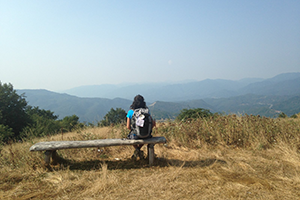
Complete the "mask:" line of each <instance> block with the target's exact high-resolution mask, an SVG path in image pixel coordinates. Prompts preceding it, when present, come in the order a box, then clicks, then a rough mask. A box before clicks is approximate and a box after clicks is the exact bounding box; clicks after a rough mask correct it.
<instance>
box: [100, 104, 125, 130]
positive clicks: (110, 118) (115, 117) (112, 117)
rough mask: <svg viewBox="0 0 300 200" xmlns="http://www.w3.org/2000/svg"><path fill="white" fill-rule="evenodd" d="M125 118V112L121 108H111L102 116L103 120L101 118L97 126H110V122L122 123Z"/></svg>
mask: <svg viewBox="0 0 300 200" xmlns="http://www.w3.org/2000/svg"><path fill="white" fill-rule="evenodd" d="M125 119H126V112H125V110H123V109H122V108H116V110H115V109H113V108H111V109H110V111H109V112H108V113H107V114H106V115H105V116H104V120H101V121H100V122H99V123H98V125H99V126H110V125H112V124H114V125H115V124H120V123H124V122H125Z"/></svg>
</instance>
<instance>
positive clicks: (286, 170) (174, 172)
mask: <svg viewBox="0 0 300 200" xmlns="http://www.w3.org/2000/svg"><path fill="white" fill-rule="evenodd" d="M120 135H124V132H123V129H117V128H93V129H87V130H83V131H81V132H79V133H77V132H72V133H68V134H64V135H57V136H55V137H48V138H42V139H39V140H38V139H35V140H34V141H31V142H24V143H15V144H11V145H6V146H3V147H2V149H1V153H0V156H1V157H0V161H1V163H0V199H300V176H299V174H300V156H299V152H297V149H291V148H290V147H289V146H287V145H286V144H277V145H275V146H274V148H272V149H267V150H264V149H261V148H259V147H258V148H257V149H252V150H246V149H238V148H231V147H226V146H225V147H224V146H215V147H208V146H202V147H201V148H198V149H195V148H194V149H190V148H185V147H182V146H178V145H176V144H175V143H173V142H172V141H171V142H168V143H167V144H166V145H161V144H159V145H156V146H155V153H156V154H157V159H156V161H155V165H154V166H153V167H148V165H147V161H144V160H140V161H136V162H134V161H132V160H131V159H130V156H131V154H132V153H133V148H132V147H131V146H125V147H107V148H101V149H72V150H61V151H59V152H58V153H59V156H60V164H57V165H51V166H50V167H48V168H47V167H45V166H44V165H43V164H42V162H43V159H42V153H41V152H29V147H30V146H31V145H32V144H34V143H35V142H38V141H49V140H61V139H63V140H68V139H95V138H114V137H120ZM144 150H145V151H146V148H145V147H144Z"/></svg>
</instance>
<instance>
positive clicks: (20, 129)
mask: <svg viewBox="0 0 300 200" xmlns="http://www.w3.org/2000/svg"><path fill="white" fill-rule="evenodd" d="M82 126H84V124H82V123H80V122H79V117H78V116H76V115H72V116H66V117H64V118H63V119H62V120H58V116H57V115H54V112H52V111H50V110H44V109H40V108H39V107H32V106H30V105H28V104H27V101H26V99H25V95H24V94H22V95H18V94H17V92H16V90H14V89H13V85H12V84H10V83H9V84H6V83H4V84H2V83H1V82H0V142H5V143H6V142H8V141H10V140H15V141H16V140H21V139H24V138H30V137H40V136H45V135H51V134H56V133H59V132H67V131H71V130H73V129H74V128H78V127H82Z"/></svg>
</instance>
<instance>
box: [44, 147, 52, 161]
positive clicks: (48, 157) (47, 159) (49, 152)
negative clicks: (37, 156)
mask: <svg viewBox="0 0 300 200" xmlns="http://www.w3.org/2000/svg"><path fill="white" fill-rule="evenodd" d="M51 154H52V151H49V150H47V151H46V152H45V163H46V165H49V164H50V157H51Z"/></svg>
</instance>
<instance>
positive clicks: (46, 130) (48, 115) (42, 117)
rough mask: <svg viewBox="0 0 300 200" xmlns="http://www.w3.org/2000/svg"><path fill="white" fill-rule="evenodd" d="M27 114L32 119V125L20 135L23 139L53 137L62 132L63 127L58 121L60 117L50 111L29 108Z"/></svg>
mask: <svg viewBox="0 0 300 200" xmlns="http://www.w3.org/2000/svg"><path fill="white" fill-rule="evenodd" d="M26 113H27V114H28V115H29V117H30V123H29V125H28V126H27V127H25V128H24V129H23V131H22V133H21V134H20V135H21V137H22V138H27V137H40V136H45V135H52V134H55V133H57V132H58V131H59V130H60V127H61V126H60V124H59V122H58V121H56V119H57V118H58V116H56V115H54V113H53V112H51V111H50V110H43V109H39V107H31V106H27V108H26Z"/></svg>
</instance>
